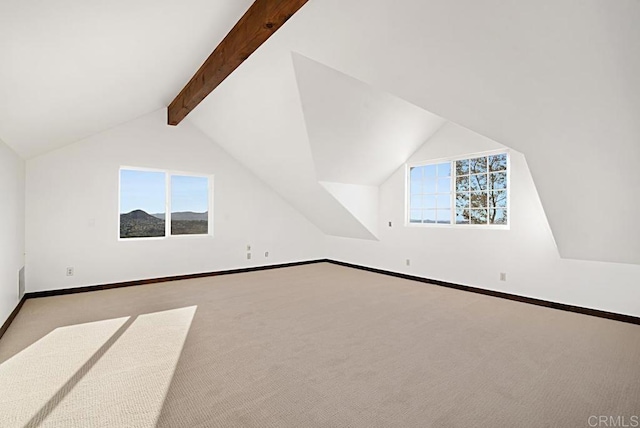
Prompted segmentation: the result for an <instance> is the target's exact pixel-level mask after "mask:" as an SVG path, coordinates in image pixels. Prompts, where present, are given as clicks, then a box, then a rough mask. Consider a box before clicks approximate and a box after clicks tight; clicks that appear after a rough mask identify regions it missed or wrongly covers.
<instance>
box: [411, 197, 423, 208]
mask: <svg viewBox="0 0 640 428" xmlns="http://www.w3.org/2000/svg"><path fill="white" fill-rule="evenodd" d="M409 209H412V210H419V209H422V196H421V195H411V196H410V198H409Z"/></svg>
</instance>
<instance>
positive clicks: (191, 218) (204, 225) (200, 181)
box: [171, 175, 209, 235]
mask: <svg viewBox="0 0 640 428" xmlns="http://www.w3.org/2000/svg"><path fill="white" fill-rule="evenodd" d="M207 233H209V179H208V178H207V177H191V176H184V175H173V176H171V234H172V235H202V234H207Z"/></svg>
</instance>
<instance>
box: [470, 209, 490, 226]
mask: <svg viewBox="0 0 640 428" xmlns="http://www.w3.org/2000/svg"><path fill="white" fill-rule="evenodd" d="M469 214H470V220H471V224H486V223H487V210H486V209H484V210H471V211H470V212H469Z"/></svg>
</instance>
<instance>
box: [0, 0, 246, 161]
mask: <svg viewBox="0 0 640 428" xmlns="http://www.w3.org/2000/svg"><path fill="white" fill-rule="evenodd" d="M251 3H253V0H225V1H210V0H181V1H174V0H110V1H82V0H59V1H40V0H20V1H0V64H2V65H1V66H0V139H2V140H4V141H5V142H6V143H7V144H9V145H10V146H12V148H13V149H14V150H16V151H17V152H18V153H19V154H20V155H21V156H23V157H25V158H29V157H32V156H35V155H38V154H41V153H44V152H47V151H49V150H52V149H55V148H57V147H60V146H63V145H65V144H69V143H72V142H74V141H77V140H79V139H81V138H83V137H87V136H89V135H93V134H95V133H97V132H100V131H103V130H105V129H108V128H110V127H113V126H115V125H117V124H120V123H123V122H127V121H129V120H132V119H134V118H137V117H139V116H142V115H144V114H147V113H150V112H152V111H155V110H158V109H160V108H162V107H165V106H167V105H168V104H169V103H170V102H171V100H172V99H173V98H174V97H175V96H176V95H177V94H178V92H179V91H180V89H181V88H182V86H184V84H185V83H186V82H187V81H188V80H189V79H190V78H191V76H192V75H193V73H194V71H195V70H196V69H197V68H198V67H199V66H200V64H202V62H203V61H204V59H205V58H206V57H207V56H208V55H209V54H210V53H211V50H212V46H213V47H215V46H216V45H217V44H218V43H219V42H220V41H221V40H222V38H223V37H224V36H225V35H226V34H227V32H228V31H229V30H230V29H231V27H232V26H233V25H234V24H235V23H236V21H237V20H238V19H239V18H240V17H241V16H242V14H243V13H244V12H245V11H246V10H247V8H248V7H249V6H250V5H251Z"/></svg>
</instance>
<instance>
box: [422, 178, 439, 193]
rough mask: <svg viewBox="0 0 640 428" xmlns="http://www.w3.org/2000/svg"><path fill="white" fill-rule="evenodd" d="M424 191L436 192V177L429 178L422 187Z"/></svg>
mask: <svg viewBox="0 0 640 428" xmlns="http://www.w3.org/2000/svg"><path fill="white" fill-rule="evenodd" d="M422 193H436V178H435V177H433V178H431V177H429V178H427V179H426V180H425V181H424V183H423V187H422Z"/></svg>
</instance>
